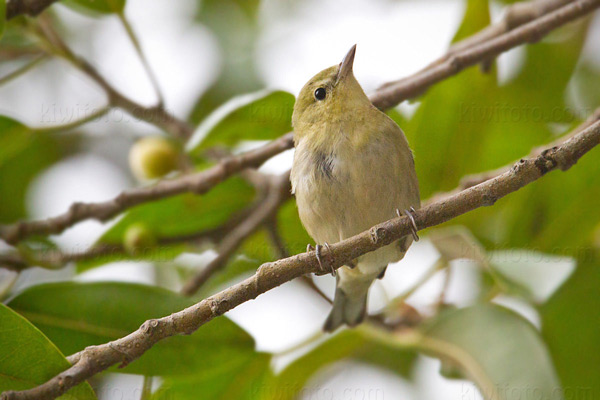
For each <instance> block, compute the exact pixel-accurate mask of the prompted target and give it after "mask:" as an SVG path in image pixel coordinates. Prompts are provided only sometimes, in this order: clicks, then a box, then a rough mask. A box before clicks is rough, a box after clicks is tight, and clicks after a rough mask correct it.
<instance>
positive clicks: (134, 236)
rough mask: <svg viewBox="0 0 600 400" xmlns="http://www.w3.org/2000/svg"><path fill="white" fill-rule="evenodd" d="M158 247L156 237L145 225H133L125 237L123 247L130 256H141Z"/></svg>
mask: <svg viewBox="0 0 600 400" xmlns="http://www.w3.org/2000/svg"><path fill="white" fill-rule="evenodd" d="M154 246H156V237H155V236H154V234H153V233H152V231H151V230H150V229H148V227H147V226H146V225H145V224H143V223H135V224H131V225H130V226H129V227H128V228H127V230H126V231H125V235H124V236H123V247H124V248H125V251H127V253H129V254H140V253H142V252H144V251H147V250H148V249H150V248H152V247H154Z"/></svg>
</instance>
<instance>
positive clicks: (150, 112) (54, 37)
mask: <svg viewBox="0 0 600 400" xmlns="http://www.w3.org/2000/svg"><path fill="white" fill-rule="evenodd" d="M37 22H38V24H37V25H34V26H33V29H34V33H35V34H36V35H37V36H38V37H39V39H40V40H41V41H42V44H43V50H44V51H45V52H46V53H47V54H49V55H55V56H58V57H61V58H63V59H64V60H66V61H68V62H69V63H71V64H72V65H73V66H74V67H75V68H77V69H79V70H80V71H81V72H83V73H84V74H85V75H87V76H88V77H89V78H90V79H91V80H93V81H94V82H95V83H96V84H97V85H98V86H100V88H101V89H102V90H103V91H104V92H105V94H106V96H107V97H108V103H109V104H110V105H111V106H112V107H116V108H120V109H122V110H125V111H127V112H128V113H129V114H131V115H132V116H134V117H135V118H138V119H140V120H142V121H145V122H148V123H150V124H153V125H155V126H157V127H159V128H161V129H164V130H165V131H166V132H168V133H170V134H172V135H173V136H175V137H177V138H180V139H187V138H189V137H190V136H191V135H192V133H193V129H192V127H191V126H190V125H189V124H188V123H187V122H185V121H183V120H180V119H178V118H177V117H175V116H174V115H173V114H171V113H170V112H168V111H167V110H166V109H165V108H164V107H163V105H162V102H160V101H159V103H158V105H156V106H153V107H146V106H143V105H141V104H138V103H136V102H135V101H133V100H131V99H130V98H128V97H127V96H125V95H124V94H122V93H121V92H120V91H119V90H117V89H116V88H115V87H114V86H112V85H111V84H110V83H109V82H108V81H107V80H106V78H105V77H104V76H102V74H100V72H98V70H97V69H96V68H95V67H94V66H93V65H92V64H90V63H89V62H88V61H87V60H86V59H84V58H83V57H80V56H79V55H77V54H75V53H74V52H73V51H72V50H71V49H70V48H69V47H68V46H67V44H66V43H65V42H64V41H63V40H62V38H61V37H60V36H59V35H58V34H57V33H56V31H55V30H54V29H53V27H52V24H51V23H50V21H49V20H48V18H44V16H42V17H40V18H38V20H37Z"/></svg>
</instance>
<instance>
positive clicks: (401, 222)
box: [0, 121, 600, 400]
mask: <svg viewBox="0 0 600 400" xmlns="http://www.w3.org/2000/svg"><path fill="white" fill-rule="evenodd" d="M598 144H600V121H599V122H596V123H594V124H593V125H592V126H590V127H588V128H587V129H585V130H583V131H581V132H580V133H578V134H577V135H575V136H573V137H572V138H570V139H568V140H567V141H566V142H564V143H562V144H561V145H560V146H558V147H555V148H549V149H546V151H544V152H543V153H542V154H540V155H539V156H537V157H535V158H528V159H524V160H522V162H518V163H516V164H515V165H514V166H513V168H512V169H511V170H510V171H507V172H505V173H503V174H502V175H499V176H497V177H495V178H493V179H490V180H488V181H486V182H484V183H481V184H479V185H476V186H473V187H471V188H469V189H466V190H464V191H462V192H460V193H458V194H456V195H454V196H451V197H449V198H447V199H444V200H442V201H440V202H437V203H433V204H429V205H427V206H425V207H423V208H421V209H419V210H417V211H416V212H415V213H414V217H415V221H416V224H417V227H418V228H419V230H422V229H425V228H428V227H431V226H434V225H439V224H441V223H443V222H446V221H449V220H451V219H453V218H456V217H458V216H459V215H462V214H465V213H467V212H469V211H472V210H474V209H476V208H479V207H485V206H491V205H493V204H494V203H495V202H496V201H497V200H499V199H501V198H503V197H505V196H507V195H508V194H510V193H512V192H515V191H517V190H519V189H520V188H522V187H524V186H526V185H528V184H530V183H532V182H534V181H536V180H537V179H539V178H541V177H542V176H544V175H545V174H547V173H548V172H550V171H554V170H557V169H560V170H563V171H565V170H567V169H569V168H570V167H572V166H573V165H574V164H575V163H576V162H577V161H578V160H579V159H580V158H581V157H582V156H583V155H585V154H586V153H587V152H589V151H590V150H592V149H593V148H594V147H596V146H597V145H598ZM410 230H411V222H410V221H409V220H408V218H407V217H400V218H394V219H392V220H389V221H386V222H383V223H381V224H378V225H375V226H374V227H372V228H371V229H369V230H367V231H365V232H362V233H360V234H358V235H356V236H353V237H351V238H348V239H346V240H343V241H341V242H338V243H334V244H332V245H331V246H330V249H328V251H327V252H328V254H326V256H327V259H328V260H330V262H331V265H330V266H331V267H332V268H339V267H341V266H342V265H344V264H346V263H348V262H350V261H351V260H354V259H355V258H357V257H359V256H361V255H363V254H365V253H368V252H370V251H374V250H376V249H378V248H380V247H382V246H385V245H388V244H390V243H392V242H394V241H396V240H398V239H400V238H402V237H404V236H406V235H408V234H410ZM320 270H321V267H320V266H319V263H318V261H317V259H316V256H315V252H314V251H311V252H307V253H302V254H298V255H296V256H293V257H289V258H286V259H282V260H278V261H275V262H270V263H266V264H263V265H262V266H261V267H260V268H259V269H258V271H257V272H256V274H254V275H253V276H252V277H250V278H248V279H246V280H244V281H242V282H240V283H238V284H236V285H234V286H232V287H229V288H227V289H225V290H223V291H221V292H219V293H217V294H215V295H213V296H211V297H209V298H207V299H204V300H202V301H200V302H199V303H197V304H195V305H193V306H191V307H188V308H186V309H184V310H182V311H179V312H176V313H173V314H171V315H169V316H167V317H163V318H160V319H152V320H148V321H146V322H144V323H143V324H142V326H141V327H140V328H139V329H138V330H136V331H135V332H132V333H131V334H129V335H127V336H125V337H123V338H120V339H117V340H114V341H112V342H110V343H107V344H103V345H98V346H90V347H87V348H86V349H85V350H83V351H81V352H79V353H76V354H74V355H72V356H70V357H69V358H68V360H69V361H70V362H71V363H72V366H71V367H70V368H68V369H67V370H65V371H63V372H61V373H60V374H58V375H56V376H55V377H53V378H52V379H50V380H49V381H47V382H45V383H43V384H42V385H40V386H37V387H34V388H32V389H28V390H24V391H7V392H4V393H3V394H2V396H1V397H0V399H1V400H22V399H40V400H45V399H54V398H56V397H58V396H60V395H62V394H63V393H65V392H66V391H67V390H69V389H70V388H72V387H74V386H75V385H77V384H79V383H81V382H83V381H84V380H86V379H89V378H90V377H92V376H94V375H95V374H97V373H99V372H101V371H104V370H105V369H107V368H109V367H110V366H112V365H114V364H117V363H120V364H121V366H124V365H127V364H128V363H130V362H131V361H133V360H135V359H137V358H138V357H140V356H141V355H142V354H143V353H145V352H146V351H147V350H148V349H150V348H151V347H152V346H153V345H154V344H156V343H157V342H159V341H160V340H163V339H165V338H167V337H170V336H174V335H179V334H191V333H192V332H194V331H195V330H197V329H198V328H200V327H201V326H202V325H204V324H206V323H207V322H209V321H210V320H212V319H213V318H215V317H218V316H220V315H223V314H224V313H225V312H227V311H229V310H231V309H233V308H235V307H237V306H238V305H240V304H242V303H244V302H246V301H249V300H251V299H254V298H256V297H258V296H259V295H260V294H262V293H264V292H266V291H268V290H271V289H273V288H275V287H277V286H279V285H281V284H283V283H285V282H288V281H291V280H292V279H295V278H298V277H300V276H302V275H305V274H309V273H316V272H318V271H320Z"/></svg>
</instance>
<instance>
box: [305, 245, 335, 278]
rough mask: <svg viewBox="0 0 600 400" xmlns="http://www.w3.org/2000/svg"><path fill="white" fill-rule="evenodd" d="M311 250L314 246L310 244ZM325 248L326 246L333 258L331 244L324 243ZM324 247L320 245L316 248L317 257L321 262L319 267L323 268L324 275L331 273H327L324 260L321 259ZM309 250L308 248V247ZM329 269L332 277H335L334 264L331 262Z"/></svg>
mask: <svg viewBox="0 0 600 400" xmlns="http://www.w3.org/2000/svg"><path fill="white" fill-rule="evenodd" d="M308 246H309V247H310V248H311V250H312V246H311V245H310V244H309V245H308ZM323 246H325V248H327V251H328V253H329V255H330V256H331V248H330V247H329V243H323ZM323 246H321V245H320V244H318V245H316V246H315V254H316V256H317V261H318V262H319V267H320V268H321V271H323V275H324V274H326V273H328V272H329V271H327V270H326V269H325V267H324V266H323V260H322V259H321V249H322V248H323ZM307 250H308V247H307ZM329 268H330V270H331V275H332V276H335V268H333V263H332V262H330V263H329Z"/></svg>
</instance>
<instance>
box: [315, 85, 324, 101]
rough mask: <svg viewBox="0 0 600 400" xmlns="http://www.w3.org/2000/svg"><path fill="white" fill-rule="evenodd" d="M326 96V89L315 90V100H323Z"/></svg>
mask: <svg viewBox="0 0 600 400" xmlns="http://www.w3.org/2000/svg"><path fill="white" fill-rule="evenodd" d="M326 95H327V91H326V90H325V88H322V87H320V88H318V89H317V90H315V99H317V100H323V99H324V98H325V96H326Z"/></svg>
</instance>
